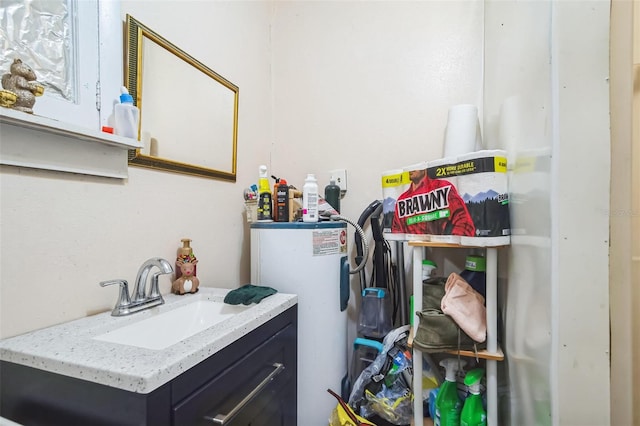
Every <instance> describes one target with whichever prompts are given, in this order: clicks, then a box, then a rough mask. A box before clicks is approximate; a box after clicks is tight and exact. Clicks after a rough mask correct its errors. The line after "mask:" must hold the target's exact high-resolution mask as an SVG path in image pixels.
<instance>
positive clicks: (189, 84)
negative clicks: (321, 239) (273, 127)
mask: <svg viewBox="0 0 640 426" xmlns="http://www.w3.org/2000/svg"><path fill="white" fill-rule="evenodd" d="M125 30H126V34H125V40H126V46H125V48H126V53H127V54H126V63H125V81H126V84H127V89H128V90H129V93H130V94H131V96H132V97H133V99H134V102H135V104H136V106H137V107H138V108H139V109H140V125H139V129H138V134H139V136H140V140H141V141H142V142H143V144H144V146H145V147H144V148H142V149H135V150H130V151H129V164H130V165H133V166H138V167H145V168H150V169H157V170H165V171H170V172H175V173H183V174H189V175H195V176H201V177H206V178H212V179H222V180H228V181H233V182H235V181H236V167H237V158H236V154H237V138H238V97H239V89H238V86H236V85H235V84H233V83H231V82H230V81H229V80H227V79H226V78H224V77H222V76H221V75H220V74H218V73H216V72H215V71H213V70H212V69H210V68H209V67H207V66H206V65H204V64H203V63H202V62H200V61H198V60H197V59H195V58H193V57H192V56H190V55H189V54H187V53H186V52H184V51H183V50H181V49H179V48H178V47H177V46H175V45H173V44H172V43H170V42H169V41H167V40H166V39H165V38H164V37H162V36H160V35H159V34H157V33H156V32H154V31H153V30H151V29H149V28H148V27H146V26H145V25H143V24H142V23H141V22H139V21H137V20H136V19H135V18H133V17H132V16H130V15H127V20H126V28H125Z"/></svg>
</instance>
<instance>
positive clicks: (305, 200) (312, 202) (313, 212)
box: [302, 173, 319, 222]
mask: <svg viewBox="0 0 640 426" xmlns="http://www.w3.org/2000/svg"><path fill="white" fill-rule="evenodd" d="M318 219H319V218H318V181H317V180H316V176H315V175H314V174H311V173H309V174H308V175H307V178H306V179H305V180H304V185H303V186H302V221H303V222H317V221H318Z"/></svg>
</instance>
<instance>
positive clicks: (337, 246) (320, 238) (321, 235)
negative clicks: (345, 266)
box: [313, 229, 347, 256]
mask: <svg viewBox="0 0 640 426" xmlns="http://www.w3.org/2000/svg"><path fill="white" fill-rule="evenodd" d="M346 252H347V231H345V230H344V229H326V230H321V231H313V255H314V256H328V255H332V254H343V253H346Z"/></svg>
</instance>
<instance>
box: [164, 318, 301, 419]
mask: <svg viewBox="0 0 640 426" xmlns="http://www.w3.org/2000/svg"><path fill="white" fill-rule="evenodd" d="M291 328H294V327H293V326H291V325H289V326H288V327H286V328H285V329H283V330H281V331H280V332H278V333H277V334H275V335H274V336H272V337H271V338H269V339H268V340H267V341H265V342H264V343H263V344H262V345H260V346H258V347H257V348H255V349H254V350H252V351H251V352H249V353H248V354H246V355H245V356H243V357H240V358H239V359H238V361H236V362H235V363H233V364H231V365H230V366H229V368H227V369H225V370H224V371H222V372H221V373H220V374H219V375H217V376H216V377H214V378H213V379H212V380H210V381H209V382H207V383H206V384H204V385H203V386H202V387H200V388H199V389H198V390H196V391H195V392H193V393H192V394H191V395H189V396H187V397H186V398H185V399H183V400H182V401H180V402H179V403H178V404H176V405H175V406H174V409H173V419H174V424H175V425H213V424H225V425H234V426H238V425H243V426H244V425H262V424H264V425H269V426H278V425H293V424H294V423H295V413H296V410H295V403H296V399H295V398H296V397H295V387H296V383H295V380H296V375H295V370H296V366H295V363H296V360H295V350H294V351H291V350H289V348H288V346H287V343H290V342H291V338H290V335H291V332H292V330H291ZM293 332H295V331H293ZM291 352H294V353H293V354H292V353H291ZM235 407H241V408H240V410H239V411H238V412H237V413H234V409H235ZM225 417H226V420H225V422H224V423H216V422H215V421H214V420H213V419H215V418H218V419H221V418H225ZM291 419H293V421H292V420H291Z"/></svg>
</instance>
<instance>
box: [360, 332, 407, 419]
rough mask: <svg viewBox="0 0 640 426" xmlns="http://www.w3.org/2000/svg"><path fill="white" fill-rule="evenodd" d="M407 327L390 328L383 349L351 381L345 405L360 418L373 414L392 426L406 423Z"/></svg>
mask: <svg viewBox="0 0 640 426" xmlns="http://www.w3.org/2000/svg"><path fill="white" fill-rule="evenodd" d="M409 329H410V326H408V325H405V326H402V327H398V328H396V329H394V330H391V331H390V332H389V333H388V334H387V336H386V337H385V338H384V340H383V350H382V352H380V353H379V354H378V356H377V357H376V359H375V360H374V361H373V362H372V363H371V364H370V365H369V366H367V367H366V368H365V369H364V370H363V371H362V373H360V376H358V378H357V379H356V381H355V383H354V384H353V389H352V391H351V395H350V396H349V405H350V406H351V407H352V408H353V409H354V410H355V411H356V413H359V414H360V415H361V416H362V417H364V418H370V417H372V416H374V415H378V416H380V417H381V418H382V419H384V420H386V421H388V422H390V423H392V424H396V425H404V424H409V423H410V422H411V418H412V416H413V392H412V387H411V383H412V376H413V368H412V363H411V353H410V351H409V350H408V348H407V337H408V336H409Z"/></svg>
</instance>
